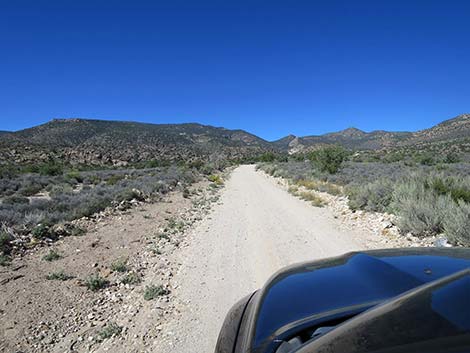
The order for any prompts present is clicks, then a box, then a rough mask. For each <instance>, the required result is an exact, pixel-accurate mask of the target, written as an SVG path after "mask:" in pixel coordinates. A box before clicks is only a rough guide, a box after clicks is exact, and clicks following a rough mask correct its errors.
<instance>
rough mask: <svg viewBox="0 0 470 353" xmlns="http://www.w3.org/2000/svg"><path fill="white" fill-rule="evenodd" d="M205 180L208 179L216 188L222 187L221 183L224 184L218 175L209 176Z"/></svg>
mask: <svg viewBox="0 0 470 353" xmlns="http://www.w3.org/2000/svg"><path fill="white" fill-rule="evenodd" d="M207 179H209V181H211V182H213V183H214V184H215V185H217V186H220V185H223V183H224V181H223V180H222V178H221V177H220V175H218V174H212V175H209V176H208V177H207Z"/></svg>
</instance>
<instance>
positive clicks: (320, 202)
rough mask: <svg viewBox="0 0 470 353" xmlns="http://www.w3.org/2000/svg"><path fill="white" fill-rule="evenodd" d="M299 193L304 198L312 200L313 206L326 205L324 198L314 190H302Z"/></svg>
mask: <svg viewBox="0 0 470 353" xmlns="http://www.w3.org/2000/svg"><path fill="white" fill-rule="evenodd" d="M297 195H298V196H299V197H300V198H301V199H302V200H305V201H310V202H311V203H312V205H313V206H316V207H323V206H324V205H325V202H324V201H323V199H322V198H321V197H320V196H318V195H315V194H314V193H313V192H308V191H302V192H300V193H298V194H297Z"/></svg>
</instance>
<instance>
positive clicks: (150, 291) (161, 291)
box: [144, 284, 169, 300]
mask: <svg viewBox="0 0 470 353" xmlns="http://www.w3.org/2000/svg"><path fill="white" fill-rule="evenodd" d="M168 293H169V291H168V290H167V289H166V288H165V287H163V286H162V285H157V286H156V285H153V284H152V285H149V286H146V287H145V291H144V299H145V300H152V299H155V298H158V297H160V296H162V295H166V294H168Z"/></svg>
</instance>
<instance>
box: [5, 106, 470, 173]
mask: <svg viewBox="0 0 470 353" xmlns="http://www.w3.org/2000/svg"><path fill="white" fill-rule="evenodd" d="M458 144H466V145H469V144H470V114H463V115H460V116H458V117H455V118H453V119H449V120H446V121H444V122H442V123H440V124H438V125H436V126H434V127H432V128H429V129H425V130H420V131H416V132H389V131H382V130H378V131H372V132H365V131H362V130H359V129H356V128H353V127H351V128H347V129H345V130H341V131H338V132H332V133H327V134H323V135H317V136H303V137H297V136H294V135H288V136H286V137H284V138H281V139H279V140H276V141H272V142H268V141H266V140H263V139H262V138H260V137H258V136H255V135H253V134H250V133H248V132H246V131H243V130H229V129H225V128H222V127H213V126H207V125H201V124H197V123H187V124H147V123H138V122H123V121H105V120H89V119H54V120H51V121H50V122H48V123H46V124H43V125H39V126H35V127H32V128H29V129H25V130H21V131H16V132H5V131H3V132H0V161H4V162H5V161H7V162H13V163H23V162H24V163H27V162H35V161H41V160H42V161H46V160H49V159H50V158H55V159H60V160H63V161H69V162H70V163H76V164H92V165H93V164H95V165H103V164H106V165H116V166H119V165H126V164H128V163H134V162H143V161H149V160H160V161H161V160H166V161H176V160H186V161H187V160H196V159H199V160H201V159H204V160H208V159H209V160H222V159H239V158H244V157H254V156H257V155H260V154H261V153H264V152H268V151H270V152H278V153H290V154H292V153H297V152H307V151H309V150H312V149H316V148H318V147H320V146H325V145H341V146H344V147H345V148H348V149H352V150H393V149H413V148H430V149H431V150H433V148H434V147H435V146H440V147H439V148H440V149H439V148H434V151H436V152H437V153H439V151H441V150H442V149H443V148H447V147H448V146H449V145H452V146H455V145H458ZM469 148H470V147H469Z"/></svg>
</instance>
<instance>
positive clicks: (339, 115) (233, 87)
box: [0, 0, 470, 140]
mask: <svg viewBox="0 0 470 353" xmlns="http://www.w3.org/2000/svg"><path fill="white" fill-rule="evenodd" d="M469 22H470V1H466V0H462V1H452V0H450V1H449V0H447V1H444V0H442V1H434V0H422V1H418V0H414V1H412V0H408V1H401V0H395V1H385V0H383V1H377V0H371V1H360V0H354V1H336V0H323V1H319V0H310V1H295V0H292V1H276V0H271V1H256V0H252V1H243V0H240V1H204V0H200V1H178V0H173V1H148V2H147V1H138V0H134V1H118V0H115V1H100V0H95V1H88V0H81V1H68V0H60V1H45V0H44V1H37V0H36V1H22V0H17V1H6V0H0V48H1V55H0V70H1V71H0V74H1V75H0V130H18V129H22V128H26V127H30V126H33V125H37V124H40V123H43V122H46V121H48V120H50V119H51V118H54V117H88V118H96V119H112V120H134V121H144V122H153V123H173V122H200V123H203V124H210V125H215V126H224V127H227V128H242V129H245V130H247V131H250V132H252V133H255V134H257V135H259V136H261V137H264V138H266V139H270V140H272V139H276V138H280V137H282V136H285V135H287V134H289V133H293V134H296V135H308V134H319V133H324V132H328V131H335V130H339V129H343V128H347V127H351V126H355V127H358V128H361V129H363V130H366V131H370V130H374V129H385V130H416V129H422V128H426V127H430V126H432V125H434V124H436V123H438V122H440V121H442V120H444V119H447V118H451V117H453V116H456V115H458V114H461V113H465V112H470V84H469V82H470V65H469V62H470V26H469V25H468V23H469Z"/></svg>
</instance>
